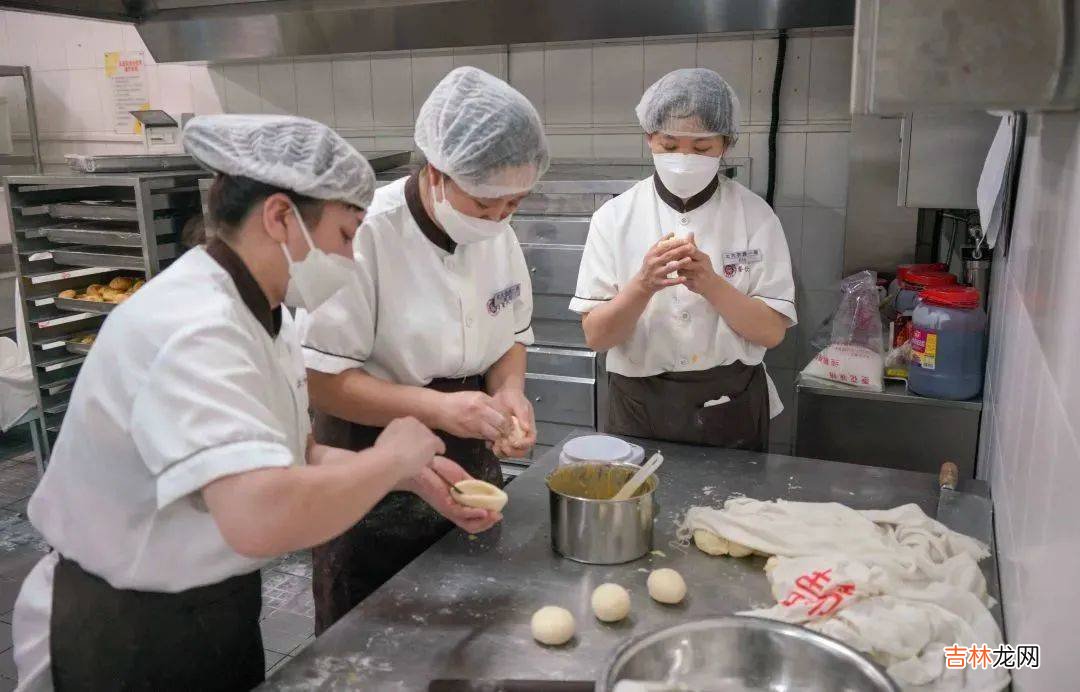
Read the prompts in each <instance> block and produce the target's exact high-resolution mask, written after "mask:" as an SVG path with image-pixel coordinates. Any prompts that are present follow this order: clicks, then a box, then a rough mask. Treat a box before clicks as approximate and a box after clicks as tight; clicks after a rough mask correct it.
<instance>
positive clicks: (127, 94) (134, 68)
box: [105, 51, 150, 135]
mask: <svg viewBox="0 0 1080 692" xmlns="http://www.w3.org/2000/svg"><path fill="white" fill-rule="evenodd" d="M105 78H106V79H108V80H109V89H110V92H111V93H112V104H113V106H112V113H113V131H115V132H116V133H117V134H125V135H141V134H142V123H140V122H139V121H138V120H136V119H135V118H134V117H132V115H131V111H145V110H148V109H149V108H150V96H149V90H148V89H147V86H146V64H145V63H144V62H143V54H142V51H122V52H121V51H117V52H113V53H106V54H105Z"/></svg>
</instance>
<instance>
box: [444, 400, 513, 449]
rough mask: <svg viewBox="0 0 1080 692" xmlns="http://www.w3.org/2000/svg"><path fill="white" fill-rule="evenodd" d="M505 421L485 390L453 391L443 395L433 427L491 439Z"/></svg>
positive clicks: (499, 433) (454, 433)
mask: <svg viewBox="0 0 1080 692" xmlns="http://www.w3.org/2000/svg"><path fill="white" fill-rule="evenodd" d="M507 422H508V421H507V420H506V416H504V415H503V414H502V412H500V411H499V406H498V404H497V403H496V401H495V399H494V398H493V397H491V396H488V395H487V394H485V393H484V392H452V393H448V394H444V395H443V399H442V409H441V412H440V416H439V422H438V425H437V426H436V427H438V428H439V429H441V430H445V431H446V432H448V433H450V434H451V435H453V436H455V437H466V438H471V439H474V440H490V441H491V442H494V441H495V440H497V439H499V437H501V436H502V435H503V432H504V431H505V430H506V426H507Z"/></svg>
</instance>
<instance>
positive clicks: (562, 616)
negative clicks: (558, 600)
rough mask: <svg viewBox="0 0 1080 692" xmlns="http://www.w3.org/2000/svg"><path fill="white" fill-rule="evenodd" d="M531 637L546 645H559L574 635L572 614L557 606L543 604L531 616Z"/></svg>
mask: <svg viewBox="0 0 1080 692" xmlns="http://www.w3.org/2000/svg"><path fill="white" fill-rule="evenodd" d="M532 635H533V639H535V640H536V641H538V642H540V643H541V644H547V645H548V646H561V645H563V644H565V643H566V642H568V641H570V640H571V639H572V638H573V636H574V616H573V615H571V614H570V611H569V610H567V609H565V608H560V607H558V606H544V607H543V608H541V609H540V610H538V611H536V612H535V613H533V616H532Z"/></svg>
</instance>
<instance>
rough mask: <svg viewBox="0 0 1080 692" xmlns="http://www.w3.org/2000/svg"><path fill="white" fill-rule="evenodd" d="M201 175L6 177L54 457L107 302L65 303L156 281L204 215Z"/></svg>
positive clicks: (46, 439)
mask: <svg viewBox="0 0 1080 692" xmlns="http://www.w3.org/2000/svg"><path fill="white" fill-rule="evenodd" d="M208 175H210V174H209V173H207V172H206V171H203V170H186V171H162V172H153V173H108V174H86V173H67V174H59V175H15V176H8V177H6V178H4V182H3V192H4V198H5V200H6V201H7V204H6V205H5V213H6V214H7V215H8V220H9V223H10V227H11V229H12V244H13V246H14V252H15V268H16V276H17V291H18V294H19V300H21V301H23V302H22V305H23V310H22V313H23V319H24V320H25V326H26V334H27V338H28V340H29V342H30V360H31V363H32V365H33V367H34V378H35V381H36V384H37V394H38V406H39V410H40V411H41V412H42V414H43V416H42V421H41V427H42V428H43V430H42V436H41V440H42V447H43V449H42V450H41V451H42V454H43V457H44V459H46V460H47V459H48V456H49V453H50V450H51V449H52V445H53V443H54V442H55V440H56V435H57V433H58V432H59V430H60V425H61V422H62V421H63V418H64V413H65V412H66V411H67V406H68V400H69V398H70V396H71V388H72V386H73V385H74V382H75V378H76V376H77V375H78V373H79V368H80V367H81V366H82V363H83V361H84V360H85V359H86V356H87V353H88V352H89V349H90V345H89V344H87V343H83V341H84V339H85V337H88V336H91V335H93V334H95V333H96V332H97V330H98V329H99V328H100V327H101V324H102V323H103V322H104V321H105V319H106V316H107V315H108V313H109V312H110V311H111V310H112V309H113V308H114V307H115V306H114V305H113V304H111V303H105V302H89V301H86V300H74V299H70V298H60V297H59V293H60V292H62V291H65V290H68V289H75V290H76V291H78V290H80V289H84V288H85V287H86V286H87V285H88V284H107V283H109V281H110V280H111V279H113V278H115V277H117V276H129V277H142V278H146V279H150V278H151V277H153V276H154V275H155V274H157V273H158V272H159V271H161V270H162V269H164V268H165V267H166V266H167V265H168V264H169V263H170V262H171V261H172V260H173V259H175V258H176V257H177V256H178V255H179V254H180V253H181V252H182V251H183V248H182V247H181V244H180V231H181V229H182V228H183V226H184V223H185V222H186V221H187V220H188V219H189V218H190V217H191V216H192V215H194V214H197V213H199V212H200V207H199V192H198V190H199V188H198V183H199V179H200V178H204V177H206V176H208Z"/></svg>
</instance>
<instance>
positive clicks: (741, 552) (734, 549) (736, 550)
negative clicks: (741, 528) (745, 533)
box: [728, 541, 754, 557]
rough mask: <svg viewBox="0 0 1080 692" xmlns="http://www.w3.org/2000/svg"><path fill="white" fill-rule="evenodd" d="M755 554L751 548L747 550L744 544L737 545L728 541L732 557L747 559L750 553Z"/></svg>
mask: <svg viewBox="0 0 1080 692" xmlns="http://www.w3.org/2000/svg"><path fill="white" fill-rule="evenodd" d="M752 552H754V551H753V550H751V549H750V548H747V547H746V546H745V545H743V544H742V543H736V542H735V541H728V555H730V556H731V557H746V556H747V555H749V554H750V553H752Z"/></svg>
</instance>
